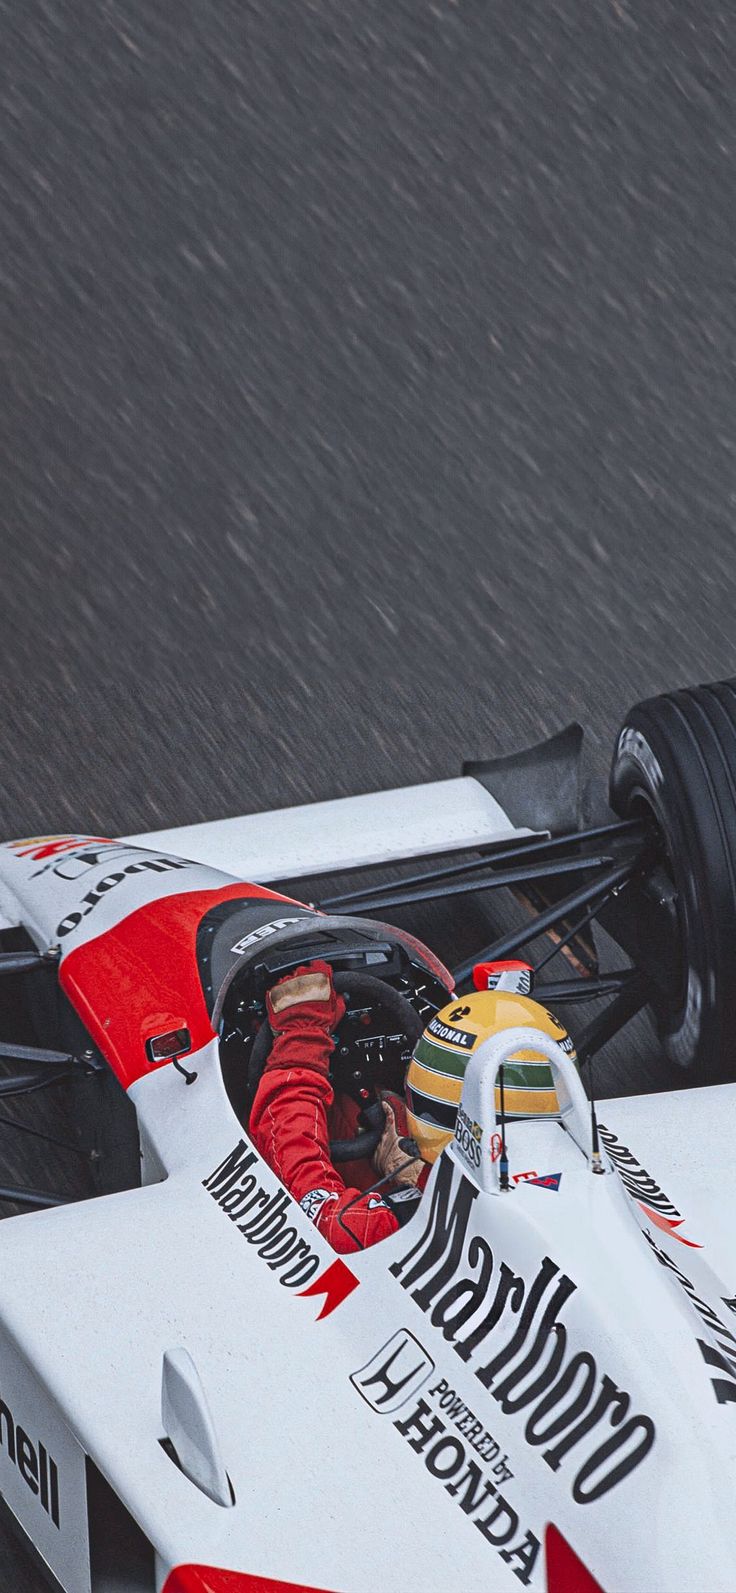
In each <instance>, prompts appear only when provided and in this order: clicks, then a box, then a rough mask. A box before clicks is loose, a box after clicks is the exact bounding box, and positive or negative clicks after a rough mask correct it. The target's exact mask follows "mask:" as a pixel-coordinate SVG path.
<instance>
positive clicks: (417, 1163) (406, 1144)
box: [373, 1100, 424, 1184]
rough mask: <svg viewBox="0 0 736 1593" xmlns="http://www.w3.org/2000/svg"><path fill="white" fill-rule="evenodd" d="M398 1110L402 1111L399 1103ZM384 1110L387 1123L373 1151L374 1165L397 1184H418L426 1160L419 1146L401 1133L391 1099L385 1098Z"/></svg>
mask: <svg viewBox="0 0 736 1593" xmlns="http://www.w3.org/2000/svg"><path fill="white" fill-rule="evenodd" d="M397 1110H399V1111H400V1106H399V1105H398V1103H397ZM383 1111H384V1116H385V1118H386V1125H385V1128H384V1130H383V1133H382V1135H381V1138H380V1139H379V1141H378V1144H377V1146H376V1149H375V1151H374V1153H373V1166H374V1167H375V1169H376V1172H377V1173H380V1175H381V1177H382V1178H389V1177H392V1178H393V1179H394V1182H395V1183H397V1184H418V1182H419V1179H420V1178H421V1176H422V1171H423V1169H424V1162H423V1161H422V1159H421V1156H420V1155H419V1152H418V1150H417V1147H416V1145H415V1144H414V1141H413V1140H410V1139H407V1138H405V1137H404V1136H400V1135H399V1126H398V1125H397V1122H396V1111H395V1110H394V1108H393V1106H392V1105H391V1103H390V1101H387V1100H384V1102H383ZM404 1132H406V1129H405V1125H404ZM412 1152H413V1153H414V1154H412Z"/></svg>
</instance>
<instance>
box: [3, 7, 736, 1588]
mask: <svg viewBox="0 0 736 1593" xmlns="http://www.w3.org/2000/svg"><path fill="white" fill-rule="evenodd" d="M732 21H733V18H732V15H731V14H730V12H729V11H727V9H726V8H725V6H717V5H715V6H709V7H705V8H704V7H702V6H700V5H697V4H696V3H695V0H649V4H648V5H647V6H646V7H640V6H635V5H634V4H633V0H586V3H582V0H525V4H524V5H523V6H510V5H507V4H503V3H501V0H434V3H420V0H392V4H391V5H390V6H386V4H385V0H360V4H358V3H355V0H300V3H299V4H298V5H297V4H294V5H283V6H282V5H272V4H267V3H265V0H219V3H218V4H213V3H212V0H177V3H176V4H174V3H173V0H158V3H157V4H156V6H150V5H144V4H143V3H142V0H95V3H94V4H93V3H91V0H87V3H84V0H63V3H62V0H24V4H23V5H22V6H19V5H18V4H17V3H15V0H0V30H1V31H0V36H1V37H2V48H1V49H0V75H1V79H2V81H1V85H0V94H1V115H0V141H1V159H0V203H1V206H2V210H1V214H2V221H3V225H2V253H1V254H0V294H1V301H0V308H1V315H0V352H1V356H2V374H3V380H2V388H1V389H0V414H1V420H2V424H1V425H0V468H1V471H2V482H3V489H4V490H3V500H2V533H1V534H2V589H1V592H0V636H1V637H2V649H3V668H2V692H1V693H0V756H1V760H2V761H1V770H2V773H1V775H0V833H2V834H4V835H13V834H30V833H34V832H36V831H47V830H54V829H56V828H62V829H64V828H67V827H69V826H72V827H74V828H77V827H79V828H80V829H81V830H82V831H83V830H85V829H87V828H88V829H90V830H92V831H94V832H96V833H102V834H105V833H109V834H115V833H119V832H120V831H125V830H130V829H142V828H146V827H153V826H155V825H157V824H162V825H163V824H169V823H176V822H186V821H191V820H196V819H205V818H210V817H216V816H222V815H226V814H231V813H239V812H244V811H247V810H250V809H255V808H259V807H265V806H277V805H280V804H284V803H288V802H292V801H299V800H303V799H309V798H319V797H326V796H329V795H334V794H349V793H351V792H354V791H360V790H365V789H371V788H376V787H386V786H390V785H394V784H400V783H402V782H408V781H413V780H418V779H422V778H431V777H437V776H444V775H448V774H452V773H455V772H457V770H458V769H459V765H460V763H461V761H462V758H463V757H465V756H490V755H492V754H494V753H497V752H501V751H506V750H510V749H512V748H513V747H515V746H518V745H521V744H523V743H524V742H526V741H528V740H530V739H536V738H538V737H539V736H540V735H542V734H545V733H547V732H549V731H550V730H552V729H555V728H557V727H559V726H560V725H562V724H563V723H565V722H566V721H567V720H568V719H570V718H571V717H573V716H576V717H579V718H581V719H582V720H583V721H584V722H585V723H586V725H587V726H588V727H589V730H590V735H591V758H592V763H593V765H594V767H595V768H597V769H598V770H599V771H604V770H605V767H606V765H607V761H608V756H609V748H610V744H611V739H612V735H613V732H614V730H615V728H616V725H617V723H618V721H619V720H620V719H621V717H622V715H623V713H624V711H625V709H626V708H627V706H628V705H629V704H630V702H632V701H633V700H635V699H636V698H638V697H640V696H642V695H647V694H649V693H651V692H652V691H656V690H659V689H662V688H666V687H669V686H672V685H676V684H685V683H688V682H691V681H694V680H699V679H707V678H714V677H719V676H724V675H728V674H731V673H736V651H735V648H734V637H733V634H732V617H733V608H734V595H735V593H736V557H735V555H734V550H733V520H734V505H735V502H736V468H735V460H734V428H733V413H734V398H735V396H736V395H735V392H734V389H735V386H736V380H735V376H734V371H735V364H734V357H735V355H736V343H735V331H736V305H735V302H734V288H733V265H732V258H733V242H734V239H733V224H732V220H731V218H732V215H733V209H734V184H733V170H734V155H735V153H736V151H735V148H734V146H735V143H736V138H735V126H734V114H733V109H732V104H733V82H734V43H733V27H732ZM637 1034H638V1035H639V1037H638V1038H635V1041H634V1053H633V1055H634V1064H635V1066H636V1067H639V1066H640V1067H641V1068H643V1069H644V1073H643V1075H642V1076H643V1077H645V1078H647V1079H652V1080H654V1081H656V1078H657V1073H656V1069H657V1066H658V1064H657V1062H656V1057H654V1055H653V1052H652V1047H651V1044H650V1042H649V1041H648V1040H647V1039H646V1031H644V1030H642V1031H641V1032H639V1031H637ZM647 1069H649V1072H647V1071H646V1070H647ZM660 1082H661V1079H660ZM629 1087H631V1086H630V1085H629ZM7 1563H8V1566H10V1564H11V1562H10V1561H8V1562H7ZM3 1564H4V1562H2V1561H0V1586H1V1587H2V1589H3V1590H8V1593H10V1590H12V1589H15V1588H17V1587H21V1586H22V1587H23V1588H24V1589H25V1588H27V1589H28V1590H29V1593H31V1589H32V1588H33V1589H34V1593H35V1583H33V1582H32V1581H31V1580H30V1579H29V1578H28V1576H27V1575H25V1574H24V1573H21V1572H20V1571H18V1570H13V1569H7V1570H3V1569H2V1567H3ZM3 1575H4V1577H5V1580H4V1581H3V1580H2V1576H3Z"/></svg>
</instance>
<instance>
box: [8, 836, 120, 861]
mask: <svg viewBox="0 0 736 1593" xmlns="http://www.w3.org/2000/svg"><path fill="white" fill-rule="evenodd" d="M110 844H111V843H110V842H109V840H108V837H107V836H106V835H62V836H59V835H32V836H31V837H30V839H28V840H26V841H9V842H8V845H9V847H10V849H11V851H13V852H17V854H18V857H31V858H33V861H34V863H41V862H43V860H44V858H47V857H57V856H58V855H59V853H60V852H73V851H75V850H76V849H77V848H78V847H80V846H96V845H97V846H101V845H104V846H107V845H110Z"/></svg>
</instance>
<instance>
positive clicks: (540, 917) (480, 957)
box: [454, 858, 638, 985]
mask: <svg viewBox="0 0 736 1593" xmlns="http://www.w3.org/2000/svg"><path fill="white" fill-rule="evenodd" d="M606 861H607V862H608V861H610V860H609V859H606ZM637 865H638V860H637V859H636V858H633V859H629V860H628V861H627V862H626V863H617V864H616V867H615V868H611V869H609V871H608V873H607V874H603V875H600V876H599V877H598V878H597V879H594V880H593V881H592V883H588V884H587V885H581V887H580V889H579V890H577V891H573V892H572V895H570V896H566V897H565V898H564V900H563V901H561V902H555V903H554V904H553V906H552V907H548V908H546V909H545V911H544V912H543V913H538V914H537V917H536V918H534V919H532V920H531V922H529V921H528V922H527V923H525V924H522V926H521V928H520V929H514V930H511V931H510V933H509V934H507V935H502V936H501V938H500V939H499V940H494V941H492V942H491V945H490V946H486V947H485V948H484V949H483V951H477V952H475V954H474V955H473V957H471V958H469V959H468V960H467V961H465V962H461V963H460V966H459V967H458V968H455V969H454V976H455V983H456V984H457V985H461V984H464V982H465V980H466V979H469V978H470V975H471V974H472V972H473V968H474V967H475V964H476V963H477V962H496V961H498V960H499V959H500V958H503V957H510V956H511V955H512V953H513V952H515V951H518V950H519V948H520V947H521V946H525V945H526V944H527V941H530V940H536V938H537V935H542V934H544V932H545V930H547V929H552V927H553V925H554V924H558V923H559V922H560V919H562V918H568V917H569V916H570V914H571V913H578V912H580V911H581V909H582V908H583V907H587V906H588V904H589V903H590V902H592V901H594V900H595V898H596V897H600V899H601V901H604V900H605V899H606V897H608V896H610V895H611V893H612V892H613V891H614V890H615V889H616V887H617V886H619V885H623V884H624V883H625V881H626V880H627V879H630V878H631V875H632V874H633V873H634V872H635V870H636V868H637Z"/></svg>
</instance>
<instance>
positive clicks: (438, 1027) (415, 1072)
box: [406, 990, 577, 1162]
mask: <svg viewBox="0 0 736 1593" xmlns="http://www.w3.org/2000/svg"><path fill="white" fill-rule="evenodd" d="M520 1026H524V1027H528V1028H532V1029H539V1030H540V1032H541V1033H542V1034H547V1035H550V1036H551V1038H552V1039H553V1040H556V1041H557V1043H558V1045H561V1046H562V1049H563V1051H565V1052H566V1053H567V1055H568V1056H569V1057H570V1058H571V1059H572V1061H573V1062H575V1061H577V1057H576V1054H575V1047H574V1045H573V1043H572V1040H571V1039H570V1036H569V1035H568V1033H567V1031H566V1030H565V1029H564V1028H563V1026H562V1024H561V1023H560V1021H559V1019H558V1018H555V1017H553V1015H552V1013H551V1012H548V1011H547V1009H546V1007H542V1006H540V1004H539V1002H538V1001H532V1000H531V998H530V997H529V996H524V995H520V994H518V993H517V992H516V991H514V992H509V991H506V990H479V991H474V992H473V993H472V994H471V995H467V996H458V997H456V998H455V1000H454V1001H451V1002H449V1003H448V1005H447V1006H446V1007H443V1008H442V1011H441V1012H438V1013H437V1014H436V1016H435V1017H434V1018H433V1019H432V1021H431V1023H429V1024H428V1025H427V1028H426V1029H425V1030H424V1033H423V1034H422V1035H421V1036H420V1038H419V1039H418V1041H417V1043H416V1046H415V1049H414V1054H413V1056H412V1059H411V1062H410V1063H409V1069H408V1072H407V1075H406V1108H407V1117H408V1132H409V1133H410V1134H411V1135H412V1136H413V1138H414V1139H415V1140H416V1142H417V1145H418V1146H419V1150H420V1152H421V1155H422V1158H423V1160H424V1161H425V1162H434V1161H436V1160H437V1157H438V1156H439V1154H440V1151H442V1150H444V1148H445V1145H447V1144H448V1142H449V1140H451V1139H452V1136H453V1132H454V1129H455V1118H456V1117H457V1109H458V1106H459V1105H460V1097H461V1095H462V1089H463V1079H464V1077H465V1069H466V1067H467V1065H468V1062H469V1060H470V1058H471V1056H472V1055H473V1052H474V1051H477V1049H478V1046H479V1045H482V1043H483V1041H484V1040H488V1039H489V1038H490V1036H491V1035H493V1034H498V1033H499V1030H501V1029H516V1028H519V1027H520ZM504 1095H505V1108H506V1115H507V1117H510V1118H512V1117H553V1116H554V1115H555V1114H556V1113H557V1112H558V1111H559V1106H558V1102H557V1095H556V1092H555V1089H554V1085H553V1083H552V1071H551V1069H550V1066H549V1063H548V1062H546V1061H545V1059H544V1057H542V1056H539V1055H538V1054H537V1053H535V1052H534V1051H533V1050H529V1051H526V1050H524V1051H517V1052H515V1053H514V1055H513V1057H512V1058H511V1059H510V1061H509V1062H508V1063H507V1065H506V1068H505V1070H504ZM499 1106H500V1101H499V1091H498V1090H496V1110H497V1111H498V1110H499Z"/></svg>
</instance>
